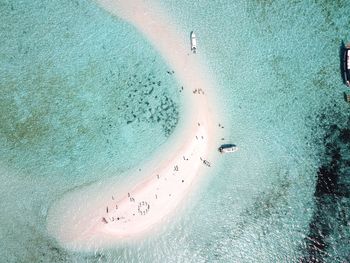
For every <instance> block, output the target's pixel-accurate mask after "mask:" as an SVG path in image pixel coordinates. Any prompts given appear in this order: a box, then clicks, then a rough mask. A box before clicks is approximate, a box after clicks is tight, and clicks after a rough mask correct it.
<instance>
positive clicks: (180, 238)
mask: <svg viewBox="0 0 350 263" xmlns="http://www.w3.org/2000/svg"><path fill="white" fill-rule="evenodd" d="M162 5H163V6H164V9H165V10H168V12H169V13H170V15H171V16H172V18H173V20H174V22H175V23H178V26H179V27H180V28H182V29H183V30H184V31H188V32H190V31H191V30H195V32H196V34H197V37H198V51H199V52H198V55H199V56H202V57H204V58H205V59H206V60H207V61H208V66H209V68H210V69H211V71H212V75H214V76H215V78H216V80H217V82H218V93H219V96H220V98H221V105H222V107H223V110H224V111H225V118H226V119H227V121H226V123H224V124H223V126H224V129H225V130H226V131H227V133H228V135H227V136H226V137H225V140H224V142H234V143H237V144H238V145H239V147H240V151H239V152H237V153H235V154H234V155H226V156H223V158H222V159H221V160H220V161H219V163H218V164H217V165H216V168H215V170H214V171H213V173H212V175H211V176H210V178H209V179H208V180H207V181H206V182H205V183H204V184H203V187H202V189H201V190H200V191H197V194H194V196H192V199H193V200H194V201H192V202H191V203H190V204H189V206H188V207H186V208H183V209H184V210H185V213H184V214H183V215H182V216H181V217H177V218H174V220H172V222H170V224H169V225H168V226H164V231H162V232H161V234H158V235H157V236H156V237H150V238H148V239H146V240H144V241H143V242H139V243H135V244H134V245H126V246H125V247H120V248H116V249H115V250H108V251H98V252H96V254H94V255H90V254H89V255H86V254H75V253H71V252H69V251H65V250H63V249H61V248H59V247H57V244H56V243H55V241H54V240H52V239H51V238H50V237H47V235H46V232H45V227H44V225H45V215H46V210H47V208H48V207H49V205H50V203H51V202H52V201H53V200H55V199H56V198H58V197H59V196H60V195H61V194H62V193H63V192H64V191H66V190H68V189H70V188H71V187H72V186H70V184H73V185H80V184H82V183H84V182H89V181H92V180H96V179H98V178H99V177H100V176H108V175H110V174H117V175H118V174H120V173H119V172H120V171H124V170H126V169H128V168H129V167H131V166H133V165H135V164H136V163H137V162H139V161H142V160H144V159H143V158H144V156H147V155H149V154H150V153H152V152H153V151H154V150H155V149H156V147H157V146H159V145H160V144H161V143H163V142H164V141H165V140H166V137H167V135H169V134H170V133H171V132H172V129H173V128H172V127H174V126H175V125H176V123H177V118H178V115H179V113H178V112H179V109H178V107H179V106H178V105H179V99H178V96H177V95H176V94H177V93H176V89H177V88H176V82H175V80H174V79H173V78H172V77H171V75H169V74H167V73H166V70H167V69H166V66H165V65H164V63H163V62H162V61H161V58H160V56H159V54H157V53H156V52H155V51H154V50H153V49H151V48H150V47H149V44H147V43H146V42H145V41H144V40H143V39H142V37H140V36H139V35H138V33H137V32H135V30H134V29H133V28H132V27H130V26H128V25H126V24H125V23H123V22H121V21H118V19H117V18H111V17H110V16H109V15H107V14H106V13H104V12H102V11H101V10H99V9H98V8H97V7H96V6H95V5H93V4H91V3H89V2H87V1H78V2H75V3H73V2H68V1H67V3H65V4H63V3H56V4H55V3H49V2H47V3H46V4H41V3H32V2H30V1H28V3H23V2H21V4H17V5H16V4H13V5H11V4H10V3H4V4H0V12H1V14H2V16H1V25H2V28H1V34H2V36H5V37H2V38H1V41H2V42H1V60H0V63H1V65H2V66H1V68H0V70H1V75H2V76H5V77H3V78H2V81H1V89H0V93H1V96H0V103H1V104H0V105H1V112H2V114H1V116H0V118H1V120H0V125H1V126H0V127H1V129H0V135H1V136H0V142H1V149H0V156H1V160H2V162H3V163H4V165H3V167H5V168H6V169H5V168H4V169H3V170H2V172H1V176H2V179H3V181H4V182H5V183H4V184H3V186H2V187H3V190H2V191H1V193H2V200H4V201H3V202H1V209H2V211H6V212H5V213H1V215H2V216H1V217H2V218H1V219H2V224H1V228H0V231H1V233H2V236H3V237H4V238H3V242H6V244H7V246H6V248H4V249H1V251H0V255H1V257H2V258H5V259H7V261H8V262H16V259H20V260H19V261H27V262H28V261H36V262H38V261H40V260H42V261H45V262H66V261H68V262H69V261H77V262H86V261H87V260H88V261H89V262H179V261H183V262H298V261H299V260H304V261H306V262H307V261H310V260H313V259H312V257H314V258H317V259H319V260H323V261H325V262H334V261H341V262H344V261H345V262H346V260H348V261H349V258H348V257H349V255H348V254H347V253H348V252H347V251H349V244H348V240H349V235H350V233H349V232H350V231H349V225H348V222H349V218H350V214H349V213H350V212H349V211H350V209H349V207H350V205H349V200H348V199H349V194H348V193H349V192H350V191H348V189H349V182H348V179H347V177H346V175H347V174H349V171H348V160H349V152H350V149H349V139H348V137H349V136H348V135H347V134H348V130H349V114H350V113H349V106H348V105H347V104H346V103H345V102H344V101H343V100H342V92H344V91H345V87H344V86H343V84H342V83H341V78H340V74H339V54H338V53H339V47H340V44H341V41H342V40H344V41H348V40H350V34H349V32H347V30H348V28H349V25H350V18H349V16H348V13H349V11H350V6H349V5H347V3H346V1H335V2H329V1H313V2H312V3H310V2H308V1H288V0H283V1H249V2H247V1H234V2H232V1H229V0H220V1H219V0H216V1H205V0H200V1H185V2H184V1H180V2H179V1H177V2H175V1H171V0H167V1H162ZM3 14H5V15H3ZM10 25H12V27H10ZM110 70H112V71H110ZM134 75H136V77H135V76H134ZM158 81H160V82H161V87H160V88H158ZM139 82H141V83H139ZM153 82H154V83H155V84H153ZM138 84H140V85H141V86H138ZM144 85H146V86H147V87H144ZM120 87H122V88H120ZM140 87H143V88H145V89H141V88H140ZM135 89H136V91H134V90H135ZM148 93H150V94H148ZM165 97H166V98H167V99H165ZM145 98H146V99H145ZM130 101H132V102H135V103H132V104H130ZM146 102H148V104H147V103H146ZM118 107H119V108H120V109H118ZM162 109H166V111H162ZM168 127H171V128H170V129H168ZM150 142H152V143H150ZM57 145H59V147H58V146H57ZM131 145H132V146H136V145H137V146H139V147H138V148H137V151H135V148H134V147H130V146H131ZM67 153H69V155H68V156H67ZM338 153H339V155H340V157H339V155H338ZM125 156H127V157H125ZM105 167H111V168H108V169H106V168H105ZM319 167H323V168H324V169H323V170H322V169H319ZM10 168H11V171H12V172H11V173H10ZM320 170H321V172H323V174H326V172H325V171H328V172H329V173H332V174H337V181H336V182H335V183H334V184H333V186H332V184H331V185H328V184H327V183H326V186H327V187H328V188H327V187H322V186H323V184H324V183H322V176H321V175H320V174H322V173H320ZM34 172H35V174H33V173H34ZM114 172H118V173H114ZM329 187H330V188H331V190H329ZM323 188H327V189H328V190H327V191H328V192H327V191H325V190H324V189H323ZM5 189H6V190H5ZM182 212H184V211H182ZM5 215H6V216H5ZM330 224H331V225H332V226H333V227H329V225H330ZM23 233H24V234H23ZM317 242H318V243H319V244H320V245H318V243H317ZM23 248H24V249H23ZM17 261H18V260H17Z"/></svg>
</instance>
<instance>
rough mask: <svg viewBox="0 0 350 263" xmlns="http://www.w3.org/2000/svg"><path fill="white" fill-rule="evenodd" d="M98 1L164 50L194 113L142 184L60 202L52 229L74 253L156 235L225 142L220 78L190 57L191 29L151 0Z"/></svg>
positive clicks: (102, 187)
mask: <svg viewBox="0 0 350 263" xmlns="http://www.w3.org/2000/svg"><path fill="white" fill-rule="evenodd" d="M98 3H99V4H100V5H101V6H102V7H103V8H105V9H106V10H107V11H108V12H110V13H112V14H113V15H117V16H119V17H120V18H122V19H125V20H126V21H128V22H130V23H131V24H132V25H134V26H135V27H136V28H137V29H138V30H139V31H140V32H141V33H142V34H144V35H145V36H146V37H147V38H148V39H149V41H150V42H151V43H152V44H153V45H154V46H155V48H156V49H157V50H158V51H159V52H160V54H161V55H162V56H163V58H164V59H165V60H166V62H167V63H168V65H169V67H170V68H171V69H172V70H173V71H174V74H175V77H176V78H177V79H178V81H179V83H180V86H183V90H181V92H182V94H183V96H184V100H185V103H186V105H187V106H186V108H187V111H186V116H185V117H184V118H182V122H181V124H180V125H179V127H178V128H177V130H176V132H175V134H174V135H173V136H172V138H171V139H170V140H169V142H168V143H167V144H166V145H165V147H163V148H162V149H161V151H160V152H159V153H158V154H157V155H156V156H155V158H154V159H152V160H151V161H150V162H148V163H147V164H145V165H143V166H142V168H141V171H139V170H138V169H137V170H138V172H139V173H142V177H140V178H142V179H140V181H139V182H133V185H130V184H126V185H124V186H121V185H120V183H117V182H116V180H114V179H113V178H111V179H106V180H105V181H103V182H98V183H96V184H93V185H90V186H86V187H84V188H81V189H77V190H72V191H71V192H69V193H67V194H66V195H64V196H63V197H62V198H61V199H60V200H59V201H57V202H56V203H55V204H53V206H52V207H51V208H50V211H49V214H48V226H47V227H48V232H49V233H50V234H51V235H52V236H54V237H55V238H56V239H57V240H58V241H59V242H60V243H61V244H62V245H63V246H65V247H67V248H69V249H73V250H94V249H96V248H104V247H109V246H112V245H114V244H117V243H118V242H120V241H125V240H129V239H134V238H140V237H141V238H142V237H143V236H145V235H149V234H150V233H152V232H153V231H156V229H157V226H159V225H161V224H162V223H164V222H165V221H166V220H165V219H166V218H169V216H170V215H174V212H175V211H176V208H177V207H179V205H184V204H185V203H184V202H183V201H184V200H185V199H186V197H188V194H189V192H190V191H192V190H193V189H194V188H195V186H197V185H198V184H199V183H200V177H202V176H203V175H205V174H206V172H207V171H210V169H211V166H212V164H213V161H214V162H215V157H216V156H217V155H218V153H217V146H218V143H220V141H219V136H218V134H219V131H218V130H219V128H218V116H217V113H216V110H215V111H214V108H215V106H216V101H215V99H214V94H213V89H214V85H213V81H212V80H211V79H210V78H209V74H208V72H206V71H205V70H204V68H203V67H202V64H201V63H200V62H199V61H198V56H200V52H199V54H196V55H194V54H192V53H191V52H190V43H189V33H190V32H184V33H178V32H177V29H176V28H175V27H173V26H172V25H171V23H170V20H169V19H168V18H167V17H166V16H165V14H164V13H163V12H161V11H160V9H159V8H156V7H154V5H153V6H152V7H150V6H148V4H147V3H144V1H134V0H121V1H115V0H114V1H110V0H100V1H98ZM131 173H136V170H135V171H130V174H131Z"/></svg>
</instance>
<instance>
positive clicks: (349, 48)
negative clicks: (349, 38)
mask: <svg viewBox="0 0 350 263" xmlns="http://www.w3.org/2000/svg"><path fill="white" fill-rule="evenodd" d="M343 74H344V82H345V84H346V85H347V86H348V87H350V44H348V45H346V46H345V48H344V54H343Z"/></svg>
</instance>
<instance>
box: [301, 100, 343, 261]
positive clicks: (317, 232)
mask: <svg viewBox="0 0 350 263" xmlns="http://www.w3.org/2000/svg"><path fill="white" fill-rule="evenodd" d="M322 112H325V113H323V114H319V116H318V121H319V127H318V128H320V129H323V130H324V131H325V133H324V136H323V139H322V140H320V141H319V143H320V144H322V145H323V146H324V150H323V153H322V152H321V160H322V162H321V165H320V167H319V169H318V172H317V178H316V179H317V180H316V187H315V193H314V196H315V205H316V208H315V210H314V214H313V217H312V220H311V222H310V224H309V233H308V235H307V237H306V238H305V240H304V244H303V246H302V249H301V250H302V252H303V254H304V255H303V257H302V258H301V261H302V262H336V261H338V262H348V260H349V259H350V258H349V255H350V254H349V252H348V251H349V247H350V241H349V240H350V230H349V226H350V225H349V218H350V178H349V175H350V166H349V164H350V140H349V128H350V117H349V116H350V113H349V111H345V112H343V111H342V112H339V108H337V107H336V106H335V105H334V107H333V108H324V109H323V111H322Z"/></svg>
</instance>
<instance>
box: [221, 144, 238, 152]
mask: <svg viewBox="0 0 350 263" xmlns="http://www.w3.org/2000/svg"><path fill="white" fill-rule="evenodd" d="M236 151H238V147H237V146H236V145H235V144H223V145H221V146H220V147H219V152H220V153H234V152H236Z"/></svg>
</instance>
